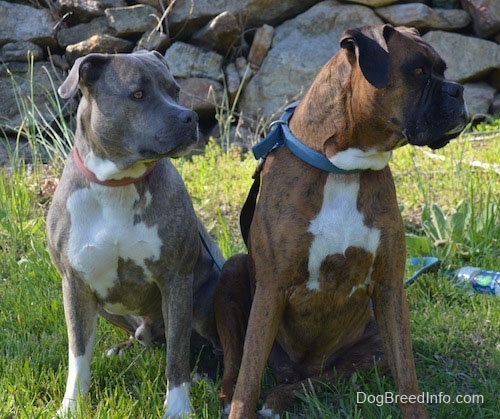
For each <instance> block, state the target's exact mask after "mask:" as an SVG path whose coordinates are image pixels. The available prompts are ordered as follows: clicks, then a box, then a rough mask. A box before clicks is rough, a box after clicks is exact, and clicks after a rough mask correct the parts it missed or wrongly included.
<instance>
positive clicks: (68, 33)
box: [57, 16, 116, 47]
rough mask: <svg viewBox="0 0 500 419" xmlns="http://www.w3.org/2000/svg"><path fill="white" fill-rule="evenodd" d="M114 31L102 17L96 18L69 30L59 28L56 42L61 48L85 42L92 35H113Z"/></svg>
mask: <svg viewBox="0 0 500 419" xmlns="http://www.w3.org/2000/svg"><path fill="white" fill-rule="evenodd" d="M115 34H116V31H115V30H114V29H112V28H111V27H110V26H109V23H108V19H107V18H105V17H104V16H99V17H96V18H95V19H92V20H91V21H90V22H88V23H80V24H78V25H75V26H71V27H70V28H64V27H62V28H60V29H59V30H58V31H57V42H58V43H59V45H60V46H62V47H67V46H68V45H72V44H77V43H78V42H82V41H85V40H86V39H88V38H90V37H92V36H94V35H115Z"/></svg>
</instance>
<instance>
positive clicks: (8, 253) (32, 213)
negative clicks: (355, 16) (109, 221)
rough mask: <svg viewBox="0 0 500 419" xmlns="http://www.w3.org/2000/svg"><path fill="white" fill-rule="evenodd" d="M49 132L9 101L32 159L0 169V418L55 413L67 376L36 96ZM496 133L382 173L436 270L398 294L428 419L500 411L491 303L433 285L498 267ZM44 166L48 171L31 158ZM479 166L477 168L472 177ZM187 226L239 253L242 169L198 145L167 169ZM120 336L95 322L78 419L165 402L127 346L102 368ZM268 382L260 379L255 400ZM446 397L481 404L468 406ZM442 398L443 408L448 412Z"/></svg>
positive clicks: (308, 414) (498, 308)
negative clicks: (404, 302) (200, 224)
mask: <svg viewBox="0 0 500 419" xmlns="http://www.w3.org/2000/svg"><path fill="white" fill-rule="evenodd" d="M50 95H51V100H52V103H53V108H54V121H46V120H43V119H42V118H41V117H40V113H39V112H38V111H37V109H36V107H34V106H32V105H31V104H30V100H29V98H19V100H20V104H21V105H20V106H21V108H22V109H23V111H24V113H25V115H26V120H25V123H24V124H23V126H22V127H21V128H20V129H19V132H18V140H19V141H20V140H21V139H26V140H28V141H29V143H30V145H31V148H32V150H33V153H34V154H33V158H32V160H31V164H29V165H28V164H26V162H25V161H23V159H22V156H21V155H20V153H19V149H18V147H13V148H12V149H11V150H10V157H11V164H10V166H9V167H2V168H0V252H1V255H0V256H1V264H0V332H1V333H0V417H1V418H30V419H31V418H49V417H52V416H53V415H54V413H55V411H56V410H57V408H58V407H59V403H60V401H61V399H62V396H63V392H64V386H65V381H66V374H67V337H66V328H65V323H64V313H63V307H62V296H61V286H60V278H59V275H58V273H57V272H56V270H55V269H54V267H53V266H52V264H51V262H50V260H49V256H48V253H47V250H46V237H45V221H44V217H45V212H46V209H47V206H48V204H49V202H50V193H51V188H52V186H53V185H54V184H56V182H57V178H58V176H59V174H60V172H61V168H62V165H61V162H62V161H63V160H64V158H65V156H66V154H67V151H68V149H69V148H70V147H71V143H72V135H71V130H70V129H69V127H68V124H67V122H66V121H67V118H65V117H63V115H62V113H63V108H62V106H61V105H60V104H59V102H58V100H57V99H56V96H55V94H54V93H50ZM499 126H500V120H493V121H490V122H489V123H488V124H484V125H483V126H482V127H480V131H476V132H472V131H471V132H469V133H467V134H464V135H463V136H461V137H460V138H459V139H457V140H454V141H452V143H451V144H450V145H449V146H447V147H445V148H444V149H442V150H438V151H434V152H429V151H428V150H427V149H421V148H416V147H410V146H406V147H404V148H402V149H400V150H397V151H395V152H394V156H393V160H392V164H391V166H392V171H393V174H394V178H395V182H396V185H397V189H398V197H399V201H400V205H401V210H402V215H403V218H404V220H405V224H406V229H407V233H408V241H407V242H408V245H407V250H408V255H409V256H437V257H439V258H440V259H441V262H442V270H441V271H439V272H437V273H429V274H425V275H423V276H422V277H420V278H419V279H418V280H417V281H416V282H415V283H414V284H413V285H411V286H410V287H409V288H408V289H407V298H408V301H409V305H410V310H411V313H410V314H411V322H412V323H411V325H412V337H413V348H414V353H415V359H416V367H417V375H418V379H419V383H420V388H421V391H422V392H423V393H424V394H426V395H428V396H436V397H437V396H438V395H441V396H443V395H444V396H446V399H445V400H444V401H443V398H441V401H440V402H437V401H436V400H435V399H434V401H433V402H430V403H428V404H427V407H428V410H429V412H430V415H431V417H432V418H449V417H456V418H472V417H474V418H497V417H498V412H499V411H500V402H499V400H500V399H499V397H498V395H499V388H500V387H499V382H500V373H499V371H500V368H499V367H500V365H499V364H500V348H499V336H500V334H499V331H500V298H495V297H490V296H486V295H479V294H474V295H468V294H467V293H465V292H463V291H462V290H460V289H458V288H457V286H456V284H455V283H454V282H453V280H452V277H450V276H449V275H447V271H450V270H453V269H455V268H458V267H460V266H463V265H476V266H482V267H484V268H489V269H495V270H500V265H499V264H498V261H499V260H500V254H499V239H500V227H499V226H500V222H499V221H500V220H499V197H500V187H499V176H500V175H499V165H498V164H499V163H498V162H499V156H500V133H499V129H498V127H499ZM47 155H48V156H49V159H48V161H47V160H43V161H42V157H44V156H47ZM479 163H480V164H479ZM175 165H176V166H177V168H178V169H179V172H180V173H181V175H182V177H183V178H184V180H185V183H186V185H187V188H188V190H189V192H190V194H191V197H192V199H193V203H194V206H195V208H196V210H197V212H198V214H199V216H200V217H201V218H202V220H203V221H204V223H205V225H206V226H207V228H208V230H209V231H210V233H211V234H212V235H213V236H214V237H216V239H217V241H218V242H219V244H220V246H221V248H222V250H223V253H224V255H225V256H226V257H228V256H230V255H232V254H234V253H237V252H242V251H244V250H245V249H244V245H243V242H242V239H241V235H240V233H239V227H238V217H239V210H240V208H241V206H242V204H243V202H244V199H245V197H246V193H247V191H248V189H249V187H250V184H251V182H252V180H251V174H252V172H253V170H254V168H255V161H254V159H253V158H252V157H251V156H250V155H249V154H246V153H242V152H241V151H240V150H238V149H236V148H234V147H231V146H227V147H226V148H225V149H224V150H223V149H221V147H220V146H218V145H216V144H215V142H211V143H209V144H208V146H207V147H206V148H205V150H203V153H202V154H196V155H192V156H191V157H187V158H183V159H179V160H176V161H175ZM126 338H127V336H126V335H125V334H124V333H123V332H122V331H120V330H117V329H116V328H113V327H112V326H110V325H109V324H108V323H106V322H105V321H102V320H101V321H99V324H98V334H97V341H96V348H95V352H94V359H93V361H92V366H91V368H92V374H93V381H92V386H91V389H90V395H89V398H88V400H87V401H86V403H83V404H82V406H81V408H80V409H79V411H78V412H77V417H78V418H120V419H121V418H124V417H128V418H157V417H161V415H162V405H163V400H164V394H165V380H164V368H165V365H164V362H165V357H164V349H162V348H143V347H140V346H139V345H137V346H135V347H133V348H132V349H131V350H130V351H128V352H126V353H125V354H123V356H120V357H106V356H104V355H103V354H104V353H105V350H106V349H107V348H109V347H110V346H112V345H114V344H116V343H117V342H118V341H121V340H124V339H126ZM272 382H273V379H272V376H271V375H270V374H269V373H266V374H265V377H264V379H263V394H265V392H266V389H267V388H268V387H269V385H271V384H272ZM219 384H220V383H219V380H218V379H217V380H216V381H215V382H213V381H211V380H202V381H199V382H197V383H196V384H194V385H193V387H192V397H193V406H194V408H195V414H194V415H193V417H196V418H206V419H213V418H218V417H220V410H219V403H218V400H217V391H218V388H219ZM360 394H361V395H362V394H365V395H371V396H373V397H375V396H378V397H379V399H380V396H381V395H385V394H389V395H390V394H396V391H395V387H394V382H393V380H392V378H391V375H390V374H387V375H384V376H380V375H379V374H378V373H377V372H376V371H374V372H372V373H363V374H361V373H359V374H354V375H353V376H352V377H351V378H350V379H349V380H343V379H340V378H339V379H338V380H334V381H331V382H325V383H322V384H317V385H315V386H306V387H305V388H304V392H303V393H301V394H299V395H298V401H297V402H296V403H295V404H294V405H293V406H292V407H291V409H290V412H288V413H286V414H285V415H284V417H285V418H368V419H372V418H397V417H400V412H399V409H398V407H397V405H396V404H394V403H390V402H387V403H380V404H379V403H376V402H374V403H368V402H364V403H362V402H360V401H359V397H360ZM457 396H481V397H482V399H481V400H479V401H478V400H477V399H476V400H474V401H471V402H470V403H458V402H456V397H457ZM448 397H449V399H448Z"/></svg>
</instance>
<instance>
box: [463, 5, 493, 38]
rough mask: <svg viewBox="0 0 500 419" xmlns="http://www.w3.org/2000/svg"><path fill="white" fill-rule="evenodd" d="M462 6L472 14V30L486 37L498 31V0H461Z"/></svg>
mask: <svg viewBox="0 0 500 419" xmlns="http://www.w3.org/2000/svg"><path fill="white" fill-rule="evenodd" d="M461 2H462V7H463V8H464V9H465V10H466V11H467V12H468V13H469V14H470V15H471V16H472V21H473V22H474V32H475V33H476V34H477V35H478V36H480V37H481V38H488V37H490V36H491V35H494V34H496V33H498V32H500V3H499V1H498V0H461Z"/></svg>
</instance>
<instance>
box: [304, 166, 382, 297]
mask: <svg viewBox="0 0 500 419" xmlns="http://www.w3.org/2000/svg"><path fill="white" fill-rule="evenodd" d="M358 192H359V176H354V177H352V178H350V180H347V179H345V180H340V181H339V178H338V177H335V175H329V176H328V178H327V181H326V184H325V189H324V195H323V204H322V206H321V210H320V211H319V213H318V215H317V216H316V218H314V219H313V220H312V221H311V223H310V225H309V232H310V233H311V234H312V235H313V236H314V239H313V241H312V244H311V247H310V249H309V264H308V269H309V280H308V282H307V288H308V289H309V290H319V288H320V286H319V282H318V277H319V270H320V266H321V263H322V262H323V260H324V259H325V258H326V257H327V256H329V255H334V254H344V253H345V251H346V249H347V248H348V247H351V246H353V247H359V248H361V249H364V250H366V251H367V252H369V253H371V254H372V255H375V253H376V251H377V247H378V245H379V242H380V230H378V229H376V228H372V227H367V226H366V225H365V224H364V222H363V214H361V212H359V210H358V208H357V198H358ZM367 281H369V278H367Z"/></svg>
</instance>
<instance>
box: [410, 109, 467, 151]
mask: <svg viewBox="0 0 500 419" xmlns="http://www.w3.org/2000/svg"><path fill="white" fill-rule="evenodd" d="M466 124H467V118H465V117H464V118H461V119H460V121H459V122H458V123H457V124H456V125H455V126H454V127H453V128H451V129H449V130H448V131H446V132H445V133H444V134H442V135H440V136H436V137H437V138H429V136H428V134H427V133H426V132H422V133H419V134H417V135H414V134H413V133H411V132H409V131H408V130H403V135H404V138H405V141H406V142H408V143H409V144H411V145H415V146H419V147H422V146H425V145H426V146H428V147H429V148H431V149H433V150H437V149H439V148H443V147H444V146H446V145H447V144H448V143H449V142H450V141H451V140H452V139H453V138H456V137H458V136H459V135H460V133H461V132H462V131H463V130H464V128H465V126H466Z"/></svg>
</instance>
